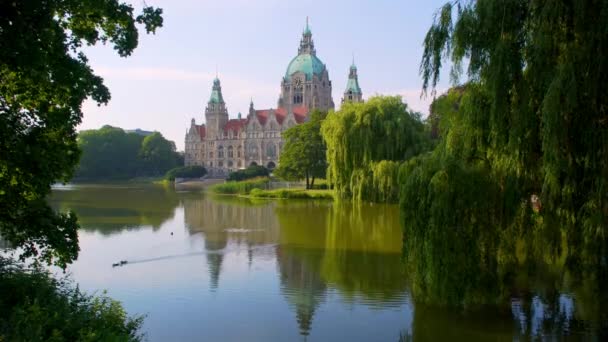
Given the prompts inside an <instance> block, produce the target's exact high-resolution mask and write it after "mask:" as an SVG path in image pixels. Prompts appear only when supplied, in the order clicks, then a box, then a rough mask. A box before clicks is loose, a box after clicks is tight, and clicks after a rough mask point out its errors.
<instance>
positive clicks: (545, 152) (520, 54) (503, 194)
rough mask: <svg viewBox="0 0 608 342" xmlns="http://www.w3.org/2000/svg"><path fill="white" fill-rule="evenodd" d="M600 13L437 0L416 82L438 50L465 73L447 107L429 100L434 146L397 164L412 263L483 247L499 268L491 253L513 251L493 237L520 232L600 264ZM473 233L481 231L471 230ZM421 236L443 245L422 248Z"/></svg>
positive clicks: (429, 75)
mask: <svg viewBox="0 0 608 342" xmlns="http://www.w3.org/2000/svg"><path fill="white" fill-rule="evenodd" d="M606 13H608V3H607V2H606V1H575V0H566V1H564V0H546V1H539V0H531V1H530V0H513V1H494V0H477V1H451V2H448V3H447V4H446V5H444V6H443V7H442V8H441V10H440V11H439V12H438V14H437V16H436V18H435V21H434V23H433V25H432V26H431V28H430V29H429V31H428V33H427V35H426V38H425V43H424V45H425V48H424V54H423V56H422V62H421V68H420V69H421V73H422V77H423V80H424V91H428V90H429V88H431V90H432V91H433V92H434V87H435V86H436V84H437V82H438V80H439V76H440V70H441V68H442V63H443V62H445V60H444V59H445V58H446V57H447V58H448V59H449V60H450V61H451V62H452V63H453V68H452V75H455V76H460V75H462V74H463V64H464V63H463V62H465V61H466V62H467V70H466V75H467V76H468V79H467V82H466V83H465V85H464V88H463V92H462V94H461V95H462V96H460V97H459V98H458V99H456V98H453V99H452V100H454V101H453V103H455V104H457V107H456V109H455V110H453V109H450V106H442V105H439V106H436V109H437V110H439V111H441V112H440V113H438V114H439V118H440V123H441V128H442V129H441V141H440V143H439V145H438V147H437V149H436V150H435V151H433V153H432V154H431V155H425V156H421V157H419V158H416V159H414V160H412V161H410V162H408V164H407V165H405V166H404V167H403V168H402V169H401V174H400V184H401V204H400V206H401V212H402V220H403V224H404V236H407V239H406V240H405V243H406V246H405V247H404V248H406V249H408V250H407V254H409V255H411V256H410V258H417V259H418V260H422V261H421V262H420V263H421V265H422V267H421V270H429V269H430V268H429V267H428V265H429V264H435V265H447V264H449V263H450V262H451V260H454V258H455V255H469V254H470V253H472V252H473V253H476V252H483V254H481V256H480V258H478V259H481V260H482V262H483V263H484V265H487V266H490V267H487V270H488V272H490V273H496V272H495V265H496V264H497V260H499V259H498V258H499V256H500V259H501V260H504V259H506V258H513V255H514V254H515V253H514V252H513V249H512V248H511V250H510V252H511V253H505V252H504V251H503V252H494V251H495V250H496V249H497V248H496V246H498V245H499V244H498V242H497V241H498V240H497V239H498V238H499V237H500V236H517V237H521V236H524V237H525V236H528V235H533V236H537V237H542V243H541V244H537V245H542V246H543V247H542V248H546V249H549V250H550V251H551V253H547V254H546V255H553V256H554V257H556V258H557V257H562V258H563V259H566V260H567V264H569V265H585V267H588V268H587V269H599V268H600V267H599V266H600V265H602V264H604V265H605V260H606V256H607V255H608V191H606V188H607V187H608V158H606V156H607V155H608V138H607V137H608V89H607V88H606V87H605V86H604V84H606V82H607V81H608V60H606V59H605V58H597V56H605V55H607V54H608V40H607V39H606V37H608V16H607V15H606ZM450 96H451V95H448V100H449V97H450ZM448 102H449V101H448ZM444 104H445V103H444ZM441 107H443V109H441ZM444 127H445V129H444ZM536 196H539V197H540V203H542V209H541V206H540V205H539V202H538V200H536V199H535V198H536ZM534 202H536V203H534ZM531 204H535V205H534V206H532V205H531ZM480 235H483V236H486V237H488V239H483V240H484V241H483V243H482V244H481V245H479V244H478V243H477V242H472V241H474V240H476V239H477V237H478V236H480ZM429 236H435V237H437V239H436V240H435V243H437V244H440V243H444V246H443V247H444V248H449V249H450V252H449V253H447V252H445V253H439V252H437V251H438V249H435V250H434V253H433V254H430V253H429V252H430V251H433V249H432V248H430V247H429V245H428V243H426V242H424V241H428V240H429ZM409 241H411V243H410V242H409ZM448 242H449V247H448V246H447V243H448ZM518 243H519V241H518ZM472 244H478V245H472ZM513 245H514V243H513ZM565 245H567V247H565ZM437 246H438V245H437ZM437 246H435V247H437ZM546 255H545V256H546ZM601 268H602V269H604V270H605V266H603V267H601ZM445 274H446V272H443V271H442V270H439V272H437V275H439V276H443V275H445ZM424 278H427V279H429V278H430V277H428V276H426V277H425V276H423V277H421V278H420V279H424ZM448 283H450V282H449V281H448V282H445V284H448ZM427 288H428V287H427Z"/></svg>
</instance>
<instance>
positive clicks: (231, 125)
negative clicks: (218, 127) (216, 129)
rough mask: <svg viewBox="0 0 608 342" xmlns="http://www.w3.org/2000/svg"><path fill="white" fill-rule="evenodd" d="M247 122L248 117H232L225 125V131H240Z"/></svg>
mask: <svg viewBox="0 0 608 342" xmlns="http://www.w3.org/2000/svg"><path fill="white" fill-rule="evenodd" d="M246 124H247V119H231V120H228V122H226V125H225V126H224V132H228V131H234V132H238V131H240V130H242V129H243V128H244V127H245V125H246Z"/></svg>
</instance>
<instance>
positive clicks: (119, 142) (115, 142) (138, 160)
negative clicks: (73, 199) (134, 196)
mask: <svg viewBox="0 0 608 342" xmlns="http://www.w3.org/2000/svg"><path fill="white" fill-rule="evenodd" d="M78 147H79V148H80V150H81V151H82V155H81V157H80V162H79V164H78V169H77V170H76V174H75V179H76V180H89V181H90V180H119V179H130V178H135V177H158V176H162V175H164V174H165V173H166V172H167V171H168V170H170V169H172V168H175V167H176V166H177V165H178V163H179V159H180V157H179V155H178V153H177V152H176V151H175V143H173V142H172V141H169V140H167V139H165V138H164V137H163V136H162V134H160V133H158V132H154V133H152V134H150V135H147V136H143V135H141V134H138V133H134V132H125V131H124V130H122V129H121V128H117V127H112V126H103V127H102V128H100V129H92V130H86V131H82V132H80V133H79V134H78Z"/></svg>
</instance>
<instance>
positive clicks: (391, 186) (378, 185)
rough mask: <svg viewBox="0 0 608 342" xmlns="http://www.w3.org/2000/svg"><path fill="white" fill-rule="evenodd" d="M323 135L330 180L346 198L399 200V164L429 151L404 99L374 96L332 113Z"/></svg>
mask: <svg viewBox="0 0 608 342" xmlns="http://www.w3.org/2000/svg"><path fill="white" fill-rule="evenodd" d="M321 133H322V134H323V139H324V140H325V142H326V144H327V162H328V172H327V180H328V182H329V183H330V184H331V185H333V186H334V187H335V189H336V191H337V192H338V195H339V196H340V197H342V198H354V199H358V200H369V201H380V202H395V201H396V200H397V198H398V197H397V194H398V191H397V190H396V189H397V187H396V185H397V169H398V163H399V162H402V161H405V160H407V159H409V158H411V157H412V156H415V155H417V154H419V153H421V152H423V151H426V150H428V149H429V147H430V139H429V136H428V134H426V133H425V131H424V125H423V123H422V121H421V119H420V115H419V114H418V113H415V112H412V111H411V110H408V108H407V105H406V104H404V103H403V102H402V100H401V97H397V96H396V97H384V96H378V97H372V98H370V99H369V100H368V101H367V102H365V103H347V104H344V105H343V106H342V108H340V110H339V111H337V112H335V113H330V114H329V115H328V116H327V119H326V120H325V122H324V123H323V125H322V128H321Z"/></svg>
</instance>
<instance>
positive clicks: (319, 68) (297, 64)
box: [285, 53, 325, 80]
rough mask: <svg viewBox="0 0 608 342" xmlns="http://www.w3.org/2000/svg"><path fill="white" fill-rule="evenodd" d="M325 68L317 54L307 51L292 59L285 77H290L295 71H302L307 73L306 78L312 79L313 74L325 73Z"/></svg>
mask: <svg viewBox="0 0 608 342" xmlns="http://www.w3.org/2000/svg"><path fill="white" fill-rule="evenodd" d="M323 70H325V64H323V62H321V60H320V59H318V58H317V56H314V55H311V54H308V53H305V54H301V55H297V56H296V57H295V58H294V59H292V60H291V62H290V63H289V66H288V67H287V72H286V73H285V78H286V79H289V78H290V77H291V75H293V74H294V73H296V72H302V73H304V74H305V75H306V79H307V80H310V79H312V76H313V74H314V75H317V76H319V77H320V76H321V74H323Z"/></svg>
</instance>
